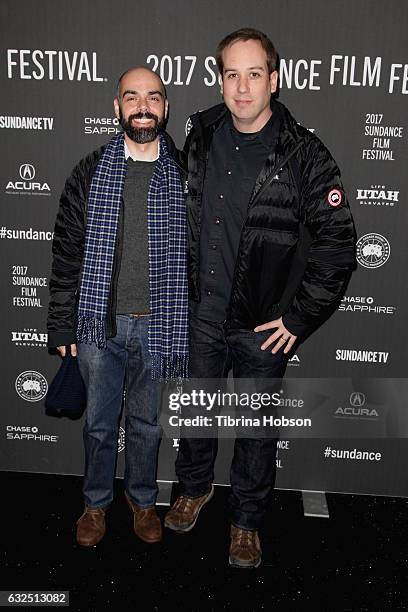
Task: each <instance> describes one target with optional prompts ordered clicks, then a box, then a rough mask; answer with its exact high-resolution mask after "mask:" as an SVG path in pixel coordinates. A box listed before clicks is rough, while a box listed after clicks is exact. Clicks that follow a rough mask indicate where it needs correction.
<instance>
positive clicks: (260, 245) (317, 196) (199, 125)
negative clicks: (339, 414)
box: [184, 102, 355, 338]
mask: <svg viewBox="0 0 408 612" xmlns="http://www.w3.org/2000/svg"><path fill="white" fill-rule="evenodd" d="M274 104H276V105H278V109H279V110H280V112H281V116H282V123H281V130H280V136H279V140H278V144H277V147H276V150H275V152H274V153H273V154H272V155H271V156H270V157H268V159H267V161H266V163H265V165H264V167H263V169H262V170H261V172H260V174H259V176H258V178H257V180H256V183H255V187H254V190H253V193H252V196H251V199H250V202H249V206H248V212H247V217H246V221H245V223H244V226H243V228H242V233H241V237H240V244H239V250H238V255H237V260H236V265H235V272H234V278H233V284H232V290H231V298H230V304H229V308H228V312H227V319H226V322H225V325H226V327H227V328H230V329H239V328H244V329H253V328H254V327H255V326H256V325H260V324H262V323H267V322H269V321H271V320H273V319H275V318H278V317H279V316H281V315H283V322H284V325H285V326H286V327H287V329H288V330H289V331H290V332H291V333H293V334H295V335H297V336H299V337H300V338H303V337H306V336H307V335H309V334H310V333H311V332H312V331H313V330H314V329H316V328H317V327H318V326H319V325H320V324H321V323H323V322H324V321H325V320H326V319H327V318H328V317H329V316H330V314H332V312H333V311H334V310H335V308H336V306H337V304H338V302H339V300H340V299H341V297H342V295H343V293H344V290H345V287H346V284H347V282H348V280H349V278H350V274H351V271H352V269H353V268H354V266H355V229H354V224H353V219H352V216H351V212H350V208H349V206H348V203H347V200H346V198H345V195H344V191H343V187H342V183H341V179H340V171H339V169H338V167H337V165H336V163H335V161H334V160H333V158H332V156H331V155H330V153H329V151H328V150H327V149H326V147H325V146H324V145H323V144H322V142H321V141H320V140H319V139H318V138H317V137H316V136H315V135H313V134H312V133H311V132H309V131H308V130H307V129H305V128H304V127H302V126H300V125H298V124H297V123H296V121H295V120H294V118H293V117H292V116H291V115H290V113H289V111H288V110H287V109H286V107H285V106H284V105H283V104H280V103H279V102H274ZM226 112H227V109H226V107H225V105H224V104H219V105H217V106H214V107H212V108H210V109H208V110H206V111H204V112H199V113H196V114H195V115H193V116H192V117H191V122H192V129H191V131H190V134H189V136H188V138H187V141H186V145H185V148H184V155H185V159H184V163H185V165H186V166H187V167H188V199H187V211H188V233H189V285H190V297H191V299H192V300H194V301H199V300H200V286H199V283H200V275H199V270H200V221H201V210H200V209H201V198H202V193H203V184H204V180H205V172H206V162H207V160H208V153H209V149H210V146H211V139H212V135H213V133H214V130H215V129H216V128H217V126H218V125H219V122H220V121H221V120H222V119H223V117H224V115H225V113H226ZM340 200H341V202H340V203H339V201H340Z"/></svg>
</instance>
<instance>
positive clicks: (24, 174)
mask: <svg viewBox="0 0 408 612" xmlns="http://www.w3.org/2000/svg"><path fill="white" fill-rule="evenodd" d="M20 177H21V178H22V179H23V181H32V180H33V178H34V177H35V168H34V166H32V165H31V164H21V166H20Z"/></svg>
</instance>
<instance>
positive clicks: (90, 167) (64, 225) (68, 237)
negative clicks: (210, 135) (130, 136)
mask: <svg viewBox="0 0 408 612" xmlns="http://www.w3.org/2000/svg"><path fill="white" fill-rule="evenodd" d="M165 136H166V142H167V147H168V150H169V153H170V155H172V157H173V159H174V160H175V161H176V162H177V164H178V165H179V159H178V157H179V155H178V151H177V149H176V147H175V145H174V142H173V141H172V139H171V138H170V136H169V135H168V134H167V133H166V134H165ZM103 150H104V147H100V148H99V149H97V150H96V151H93V152H92V153H90V154H89V155H87V156H86V157H84V159H82V160H81V161H80V162H79V163H78V164H77V165H76V166H75V168H74V169H73V171H72V173H71V176H70V177H69V178H68V179H67V181H66V183H65V187H64V190H63V192H62V194H61V198H60V206H59V210H58V214H57V220H56V223H55V229H54V240H53V243H52V255H53V259H52V270H51V277H50V283H49V284H50V302H49V306H48V319H47V330H48V346H49V347H56V346H66V345H69V344H73V343H76V327H77V304H78V300H79V287H80V275H81V269H82V260H83V254H84V244H85V230H86V214H87V199H88V193H89V188H90V186H91V180H92V177H93V174H94V172H95V169H96V166H97V165H98V162H99V160H100V158H101V156H102V153H103ZM180 174H181V178H182V180H184V178H185V177H184V173H183V172H182V169H181V168H180ZM122 242H123V207H122V209H121V213H120V214H119V224H118V232H117V237H116V248H115V256H114V260H113V269H112V283H111V288H110V295H109V306H108V312H107V315H106V335H107V337H108V338H111V337H112V336H114V335H115V334H116V323H115V315H116V290H117V281H118V276H119V270H120V259H121V255H122Z"/></svg>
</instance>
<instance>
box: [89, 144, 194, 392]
mask: <svg viewBox="0 0 408 612" xmlns="http://www.w3.org/2000/svg"><path fill="white" fill-rule="evenodd" d="M126 167H127V166H126V160H125V153H124V135H123V133H120V134H118V135H117V136H114V137H113V138H112V139H111V140H110V141H109V143H108V144H107V146H106V147H105V150H104V152H103V154H102V157H101V159H100V161H99V163H98V165H97V168H96V170H95V173H94V176H93V178H92V182H91V187H90V191H89V196H88V211H87V226H86V236H85V250H84V262H83V269H82V281H81V289H80V298H79V307H78V329H77V339H78V342H87V343H92V342H94V343H95V344H96V346H98V348H103V347H105V346H106V329H105V319H106V314H107V309H108V300H109V295H110V288H111V278H112V266H113V259H114V254H115V245H116V233H117V227H118V219H119V212H120V208H121V203H122V192H123V185H124V181H125V177H126ZM147 220H148V239H149V279H150V280H149V282H150V313H151V314H150V323H149V351H150V354H151V356H152V378H153V379H161V378H164V379H166V380H167V379H176V378H185V377H187V375H188V289H187V270H186V249H187V237H186V212H185V203H184V197H183V190H182V186H181V181H180V176H179V172H178V169H177V166H176V164H175V162H174V160H173V159H172V157H171V156H170V155H169V152H168V149H167V143H166V140H165V138H164V136H163V135H160V155H159V159H158V160H157V162H156V167H155V170H154V173H153V177H152V179H151V182H150V188H149V193H148V196H147Z"/></svg>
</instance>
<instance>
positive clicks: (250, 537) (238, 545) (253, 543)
mask: <svg viewBox="0 0 408 612" xmlns="http://www.w3.org/2000/svg"><path fill="white" fill-rule="evenodd" d="M261 559H262V550H261V543H260V542H259V537H258V532H257V531H250V530H249V529H240V528H239V527H235V525H231V545H230V549H229V564H230V565H232V566H233V567H241V568H253V567H259V566H260V565H261Z"/></svg>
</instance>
